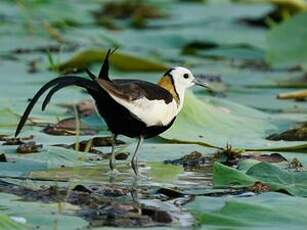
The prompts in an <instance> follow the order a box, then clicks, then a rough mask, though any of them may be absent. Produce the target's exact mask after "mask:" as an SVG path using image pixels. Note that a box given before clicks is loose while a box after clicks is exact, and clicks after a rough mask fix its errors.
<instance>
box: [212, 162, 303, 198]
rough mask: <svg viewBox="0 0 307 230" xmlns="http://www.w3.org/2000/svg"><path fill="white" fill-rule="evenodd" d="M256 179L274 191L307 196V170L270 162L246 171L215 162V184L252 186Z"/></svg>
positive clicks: (219, 185) (218, 185)
mask: <svg viewBox="0 0 307 230" xmlns="http://www.w3.org/2000/svg"><path fill="white" fill-rule="evenodd" d="M256 181H260V182H262V183H265V184H267V185H269V186H270V187H271V190H272V191H286V192H288V193H289V194H292V195H296V196H303V197H306V196H307V182H306V181H307V172H292V171H287V170H283V169H280V168H279V167H277V166H274V165H272V164H269V163H265V162H262V163H259V164H256V165H254V166H252V167H251V168H250V169H248V170H247V172H246V173H244V172H242V171H239V170H237V169H234V168H231V167H228V166H225V165H222V164H220V163H215V164H214V168H213V184H214V186H216V187H221V186H251V185H253V184H254V183H255V182H256Z"/></svg>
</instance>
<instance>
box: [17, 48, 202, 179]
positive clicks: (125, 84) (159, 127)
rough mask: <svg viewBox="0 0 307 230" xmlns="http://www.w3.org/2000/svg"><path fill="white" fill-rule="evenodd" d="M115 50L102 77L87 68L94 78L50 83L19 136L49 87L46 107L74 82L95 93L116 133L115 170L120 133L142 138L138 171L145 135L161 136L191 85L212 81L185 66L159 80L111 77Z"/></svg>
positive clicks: (60, 79)
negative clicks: (55, 94)
mask: <svg viewBox="0 0 307 230" xmlns="http://www.w3.org/2000/svg"><path fill="white" fill-rule="evenodd" d="M114 51H115V50H114ZM114 51H111V50H108V52H107V54H106V57H105V59H104V62H103V65H102V67H101V70H100V72H99V75H98V77H96V76H95V75H94V74H93V73H91V72H90V71H89V70H86V71H87V74H88V75H89V76H90V78H91V79H85V78H82V77H78V76H72V75H65V76H62V77H58V78H55V79H53V80H51V81H49V82H48V83H46V84H45V85H44V86H43V87H42V88H41V89H40V90H39V91H38V92H37V93H36V94H35V95H34V97H33V98H32V100H31V101H30V103H29V105H28V107H27V108H26V110H25V112H24V114H23V115H22V117H21V119H20V121H19V124H18V126H17V129H16V132H15V136H18V134H19V133H20V131H21V129H22V127H23V126H24V124H25V122H26V120H27V118H28V116H29V114H30V112H31V110H32V108H33V106H34V105H35V103H36V102H37V101H38V99H39V97H40V96H41V95H42V94H43V93H45V91H47V90H48V89H50V88H51V89H50V91H49V93H48V94H47V96H46V98H45V100H44V102H43V104H42V110H45V108H46V106H47V105H48V103H49V101H50V99H51V98H52V96H53V95H54V93H56V92H57V91H58V90H60V89H62V88H64V87H66V86H71V85H75V86H79V87H82V88H85V89H86V90H87V92H88V93H89V94H90V95H91V96H92V97H93V99H94V100H95V104H96V107H97V111H98V112H99V114H100V115H101V116H102V117H103V118H104V120H105V122H106V123H107V125H108V127H109V129H110V131H111V132H112V134H113V135H112V137H113V145H112V157H111V159H110V168H111V169H112V170H113V169H114V168H115V151H114V148H115V146H114V145H115V144H114V143H115V142H116V137H117V136H118V135H119V134H122V135H125V136H128V137H132V138H138V143H137V147H136V149H135V152H134V155H133V157H132V160H131V166H132V168H133V171H134V172H135V174H136V175H138V167H137V159H138V151H139V149H140V147H141V145H142V143H143V140H144V138H150V137H154V136H157V135H159V134H160V133H162V132H164V131H165V130H167V129H168V128H170V127H171V125H172V124H173V123H174V121H175V119H176V116H177V114H178V113H179V112H180V110H181V109H182V106H183V101H184V93H185V90H186V89H187V88H189V87H191V86H193V85H195V84H196V85H200V86H203V87H208V85H207V84H206V83H204V82H201V81H199V80H197V79H196V78H195V77H194V76H193V74H192V73H191V71H189V70H188V69H186V68H183V67H174V68H171V69H169V70H168V71H167V72H166V73H165V74H164V75H163V77H162V78H161V79H160V81H159V83H158V84H153V83H150V82H146V81H141V80H133V79H118V80H111V79H110V78H109V57H110V55H111V54H112V53H113V52H114ZM127 61H128V62H129V60H127Z"/></svg>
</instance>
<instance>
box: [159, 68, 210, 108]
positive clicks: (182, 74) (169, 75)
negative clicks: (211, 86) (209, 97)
mask: <svg viewBox="0 0 307 230" xmlns="http://www.w3.org/2000/svg"><path fill="white" fill-rule="evenodd" d="M159 85H160V86H161V87H163V88H165V89H167V90H168V91H169V92H170V93H171V94H172V95H173V97H174V98H175V99H176V101H177V103H178V104H179V109H181V108H182V105H183V100H184V93H185V90H186V89H187V88H190V87H191V86H193V85H200V86H203V87H207V88H208V85H207V83H205V82H201V81H199V80H198V79H197V78H195V77H194V76H193V74H192V72H191V71H190V70H188V69H187V68H184V67H180V66H178V67H174V68H171V69H169V70H168V71H167V72H166V73H165V74H164V76H163V77H162V78H161V80H160V82H159Z"/></svg>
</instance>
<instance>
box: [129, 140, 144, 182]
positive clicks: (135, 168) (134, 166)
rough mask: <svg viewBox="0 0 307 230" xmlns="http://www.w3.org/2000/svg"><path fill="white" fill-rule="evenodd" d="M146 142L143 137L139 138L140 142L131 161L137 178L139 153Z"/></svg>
mask: <svg viewBox="0 0 307 230" xmlns="http://www.w3.org/2000/svg"><path fill="white" fill-rule="evenodd" d="M143 141H144V137H143V136H139V140H138V143H137V146H136V149H135V152H134V154H133V157H132V160H131V166H132V169H133V171H134V173H135V175H136V176H138V152H139V149H140V147H141V146H142V144H143Z"/></svg>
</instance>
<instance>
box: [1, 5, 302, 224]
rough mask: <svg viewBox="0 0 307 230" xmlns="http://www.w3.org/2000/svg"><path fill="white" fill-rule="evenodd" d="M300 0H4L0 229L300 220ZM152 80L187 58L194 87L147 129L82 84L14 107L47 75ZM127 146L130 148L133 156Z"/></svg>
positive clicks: (42, 81) (285, 221)
mask: <svg viewBox="0 0 307 230" xmlns="http://www.w3.org/2000/svg"><path fill="white" fill-rule="evenodd" d="M306 25H307V2H306V1H304V0H259V1H256V0H241V1H238V0H237V1H235V0H233V1H230V0H207V1H205V0H203V1H197V0H193V1H192V0H191V1H188V0H185V1H184V0H181V1H180V0H157V1H153V0H152V1H150V0H146V1H145V0H144V1H136V0H130V1H129V0H120V1H103V0H91V1H82V0H66V1H61V0H15V1H12V0H1V1H0V70H1V71H0V144H1V145H0V193H1V194H0V229H5V230H7V229H36V228H39V229H87V228H93V229H104V228H109V227H111V226H112V227H118V228H124V227H125V228H126V227H139V228H145V227H153V228H155V229H168V228H178V227H181V228H204V229H247V228H248V229H285V228H291V229H306V226H307V210H306V209H307V208H306V207H307V199H306V196H307V172H306V171H305V169H304V166H306V164H307V157H306V152H307V142H306V141H307V123H306V122H307V104H306V98H307V90H306V89H307V72H306V68H307V43H306V41H307V26H306ZM112 47H118V48H119V49H118V51H117V52H116V53H114V55H113V56H112V58H111V77H112V78H137V79H143V80H147V81H152V82H157V81H158V80H159V78H160V77H161V76H162V74H163V72H164V71H165V70H166V69H167V68H169V67H171V66H185V67H187V68H189V69H191V70H192V72H193V73H194V75H197V76H199V77H202V78H204V79H205V80H207V81H208V82H210V85H211V88H212V90H210V91H209V92H208V91H206V90H204V89H201V88H195V89H194V91H193V92H192V91H191V92H189V93H188V94H187V95H186V98H185V106H184V109H183V111H182V112H181V114H180V115H179V117H178V118H177V120H176V122H175V124H174V126H173V127H172V128H171V129H170V130H169V131H167V132H165V133H163V134H162V135H161V136H160V137H157V138H153V139H151V140H149V141H147V142H146V143H145V145H144V147H143V150H142V153H141V162H142V164H141V165H142V167H141V171H142V174H143V175H144V176H145V177H144V178H143V179H142V180H139V181H138V183H137V184H135V181H134V179H133V176H132V172H131V170H130V169H129V165H128V163H129V160H128V159H129V151H130V150H131V149H133V148H134V145H135V142H134V140H132V139H128V138H126V137H120V140H121V141H120V142H119V143H118V150H117V151H118V154H117V159H118V165H119V171H121V172H123V174H121V175H119V176H118V177H116V178H110V177H109V175H108V174H107V172H108V157H109V155H110V154H109V152H110V138H109V135H110V133H109V132H108V130H107V127H106V125H105V124H104V122H103V121H101V120H100V118H99V117H98V116H97V114H96V112H95V110H94V108H93V104H92V102H91V101H90V100H88V99H89V96H88V95H87V94H85V93H84V91H82V90H81V89H80V88H74V87H70V88H65V89H64V90H62V91H61V92H59V93H57V94H56V96H55V97H54V98H53V99H52V101H51V103H50V104H49V105H48V107H47V109H46V111H45V112H42V111H41V108H40V105H37V106H36V108H35V110H34V111H33V112H32V114H31V117H30V119H29V121H28V123H27V126H26V127H25V129H24V130H23V132H22V133H21V135H20V136H21V138H17V139H16V138H12V137H13V134H14V131H15V128H16V125H17V122H18V121H19V118H20V115H21V114H22V113H23V112H24V109H25V107H26V105H27V103H28V102H29V99H30V98H31V97H32V96H33V95H34V93H36V91H37V90H38V89H39V88H40V87H41V86H42V85H43V84H44V83H46V82H48V81H50V80H51V79H53V78H55V77H57V76H59V75H63V74H74V75H79V76H84V77H87V76H86V73H85V72H83V70H84V68H85V67H87V68H89V69H91V71H92V72H94V73H97V72H98V71H99V68H100V65H101V63H102V60H103V57H104V55H105V53H106V50H107V49H109V48H112ZM130 157H131V156H130Z"/></svg>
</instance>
